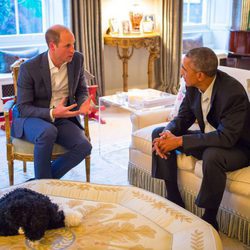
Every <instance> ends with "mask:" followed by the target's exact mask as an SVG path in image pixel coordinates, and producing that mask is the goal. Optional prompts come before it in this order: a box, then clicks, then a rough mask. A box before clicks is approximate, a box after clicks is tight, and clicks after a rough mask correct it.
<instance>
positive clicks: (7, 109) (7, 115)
mask: <svg viewBox="0 0 250 250" xmlns="http://www.w3.org/2000/svg"><path fill="white" fill-rule="evenodd" d="M14 105H15V98H13V99H11V100H9V101H7V102H6V103H5V104H4V106H3V111H4V120H5V135H6V142H7V144H10V143H11V135H10V130H11V129H10V127H11V120H12V112H11V110H12V107H13V106H14Z"/></svg>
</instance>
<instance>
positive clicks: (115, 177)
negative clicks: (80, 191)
mask: <svg viewBox="0 0 250 250" xmlns="http://www.w3.org/2000/svg"><path fill="white" fill-rule="evenodd" d="M129 116H130V113H129V112H128V111H124V110H122V109H119V108H114V107H113V108H112V107H110V108H107V109H106V110H105V111H103V112H102V118H103V119H104V120H105V121H106V124H103V125H99V124H98V123H97V122H95V121H91V122H90V134H91V142H92V145H93V150H92V154H91V182H93V183H100V184H114V185H128V181H127V165H128V147H129V143H130V135H131V123H130V118H129ZM0 147H1V151H0V157H1V165H0V171H1V175H0V188H4V187H7V186H8V168H7V162H6V150H5V134H4V132H3V131H0ZM84 169H85V165H84V162H82V163H81V164H79V165H78V166H77V167H75V168H74V169H72V170H71V171H70V172H69V173H67V174H66V175H65V176H64V177H63V179H68V180H76V181H85V172H84V171H85V170H84ZM33 176H34V172H33V164H32V163H28V169H27V173H23V171H22V164H21V163H20V162H18V161H17V162H15V184H18V183H22V182H24V181H26V180H27V179H29V178H32V177H33ZM220 236H221V239H222V242H223V248H224V249H225V250H246V249H248V250H249V249H250V247H247V246H244V245H242V244H241V243H240V242H239V241H237V240H233V239H230V238H228V237H226V236H225V235H223V234H220ZM211 250H212V249H211Z"/></svg>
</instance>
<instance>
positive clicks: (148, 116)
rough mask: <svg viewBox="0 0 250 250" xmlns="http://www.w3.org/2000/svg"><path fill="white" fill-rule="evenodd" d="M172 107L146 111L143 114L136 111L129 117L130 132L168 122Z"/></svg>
mask: <svg viewBox="0 0 250 250" xmlns="http://www.w3.org/2000/svg"><path fill="white" fill-rule="evenodd" d="M172 109H173V107H165V108H162V109H155V110H148V111H145V112H142V111H137V112H134V113H132V114H131V115H130V120H131V123H132V132H134V131H136V130H138V129H141V128H144V127H147V126H150V125H153V124H156V123H162V122H166V121H168V117H169V115H170V113H171V111H172Z"/></svg>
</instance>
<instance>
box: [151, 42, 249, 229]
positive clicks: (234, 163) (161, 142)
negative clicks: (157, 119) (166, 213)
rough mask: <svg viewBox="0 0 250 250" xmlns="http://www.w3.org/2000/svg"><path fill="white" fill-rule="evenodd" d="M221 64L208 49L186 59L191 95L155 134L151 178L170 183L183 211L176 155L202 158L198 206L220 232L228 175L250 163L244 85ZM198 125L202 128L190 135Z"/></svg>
mask: <svg viewBox="0 0 250 250" xmlns="http://www.w3.org/2000/svg"><path fill="white" fill-rule="evenodd" d="M217 66H218V59H217V57H216V55H215V53H214V52H213V51H212V50H211V49H209V48H206V47H201V48H195V49H192V50H190V51H189V52H188V53H187V54H186V56H185V57H184V59H183V64H182V68H181V75H182V76H183V78H184V80H185V82H186V89H187V91H186V95H185V98H184V100H183V102H182V104H181V106H180V109H179V113H178V115H177V116H176V117H175V118H174V119H173V120H172V121H171V122H169V123H168V124H167V126H166V127H165V128H164V127H161V128H157V129H155V130H154V131H153V133H152V139H153V158H152V159H153V160H152V176H153V177H156V178H160V179H163V180H165V184H166V191H167V198H168V199H169V200H171V201H173V202H175V203H176V204H178V205H180V206H183V207H184V203H183V201H182V198H181V195H180V192H179V189H178V185H177V163H176V155H177V153H178V151H181V152H183V153H185V154H187V155H193V156H194V157H196V158H198V159H200V160H203V161H202V162H203V163H202V164H203V165H202V170H203V179H202V183H201V187H200V191H199V194H198V196H197V199H196V205H197V206H199V207H202V208H205V212H204V214H203V216H202V218H203V219H204V220H205V221H207V222H209V223H210V224H212V225H213V226H214V228H215V229H217V230H218V223H217V220H216V215H217V212H218V209H219V206H220V203H221V200H222V196H223V192H224V189H225V185H226V172H227V171H233V170H236V169H240V168H243V167H247V166H248V165H249V163H250V106H249V99H248V96H247V93H246V91H245V89H244V88H243V86H242V85H241V84H240V83H239V82H238V81H237V80H236V79H234V78H232V77H231V76H229V75H227V74H226V73H224V72H221V71H219V70H217ZM196 121H197V123H198V125H199V128H200V130H199V131H190V130H189V128H190V127H191V125H192V124H194V123H195V122H196Z"/></svg>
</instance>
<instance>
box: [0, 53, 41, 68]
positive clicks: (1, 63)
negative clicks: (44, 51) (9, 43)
mask: <svg viewBox="0 0 250 250" xmlns="http://www.w3.org/2000/svg"><path fill="white" fill-rule="evenodd" d="M38 53H39V50H38V49H37V48H32V49H24V50H0V73H10V72H11V65H12V64H13V63H14V62H15V61H16V60H17V59H19V58H31V57H33V56H36V55H38Z"/></svg>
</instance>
